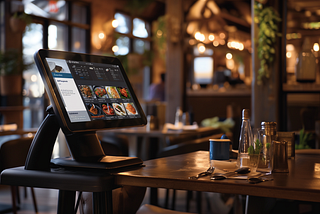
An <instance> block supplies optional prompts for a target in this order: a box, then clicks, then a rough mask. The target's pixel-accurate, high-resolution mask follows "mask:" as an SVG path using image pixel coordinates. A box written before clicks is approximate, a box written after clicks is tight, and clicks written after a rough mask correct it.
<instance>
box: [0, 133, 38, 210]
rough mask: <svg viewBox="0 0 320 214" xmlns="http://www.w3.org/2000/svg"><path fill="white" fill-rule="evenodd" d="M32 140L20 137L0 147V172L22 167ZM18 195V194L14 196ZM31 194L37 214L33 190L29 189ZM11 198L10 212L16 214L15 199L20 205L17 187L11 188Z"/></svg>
mask: <svg viewBox="0 0 320 214" xmlns="http://www.w3.org/2000/svg"><path fill="white" fill-rule="evenodd" d="M32 140H33V138H32V137H31V138H30V137H22V138H18V139H14V140H8V141H5V142H3V143H2V144H1V145H0V172H2V171H3V170H5V169H8V168H13V167H19V166H24V164H25V161H26V158H27V155H28V151H29V147H30V145H31V143H32ZM16 193H18V194H16ZM31 194H32V199H33V205H34V210H35V212H36V213H37V212H38V207H37V202H36V197H35V194H34V190H33V188H32V187H31ZM11 196H12V211H13V213H14V214H16V213H17V206H16V198H17V199H18V203H20V197H19V191H18V187H15V186H11Z"/></svg>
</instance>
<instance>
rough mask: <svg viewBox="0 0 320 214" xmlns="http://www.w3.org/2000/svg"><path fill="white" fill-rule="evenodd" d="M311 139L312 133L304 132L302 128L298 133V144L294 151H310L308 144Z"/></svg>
mask: <svg viewBox="0 0 320 214" xmlns="http://www.w3.org/2000/svg"><path fill="white" fill-rule="evenodd" d="M312 139H313V136H312V133H308V132H305V130H304V128H302V129H301V130H300V131H299V144H296V145H295V149H310V146H309V145H308V142H309V141H310V140H312Z"/></svg>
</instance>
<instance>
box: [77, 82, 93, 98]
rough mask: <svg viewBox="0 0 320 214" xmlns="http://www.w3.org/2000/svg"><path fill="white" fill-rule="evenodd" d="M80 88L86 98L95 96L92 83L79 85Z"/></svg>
mask: <svg viewBox="0 0 320 214" xmlns="http://www.w3.org/2000/svg"><path fill="white" fill-rule="evenodd" d="M79 89H80V91H81V94H82V96H83V97H84V98H95V95H94V94H93V90H92V86H91V85H79Z"/></svg>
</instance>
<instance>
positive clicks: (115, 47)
mask: <svg viewBox="0 0 320 214" xmlns="http://www.w3.org/2000/svg"><path fill="white" fill-rule="evenodd" d="M118 50H119V47H118V46H117V45H114V46H113V47H112V51H113V52H114V53H115V52H118Z"/></svg>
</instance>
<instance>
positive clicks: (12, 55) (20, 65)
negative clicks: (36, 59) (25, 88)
mask: <svg viewBox="0 0 320 214" xmlns="http://www.w3.org/2000/svg"><path fill="white" fill-rule="evenodd" d="M31 65H32V63H25V62H24V60H23V56H22V53H21V52H19V51H18V50H17V49H8V50H6V51H0V76H7V75H19V74H22V72H23V71H24V70H26V69H28V68H29V67H30V66H31Z"/></svg>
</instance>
